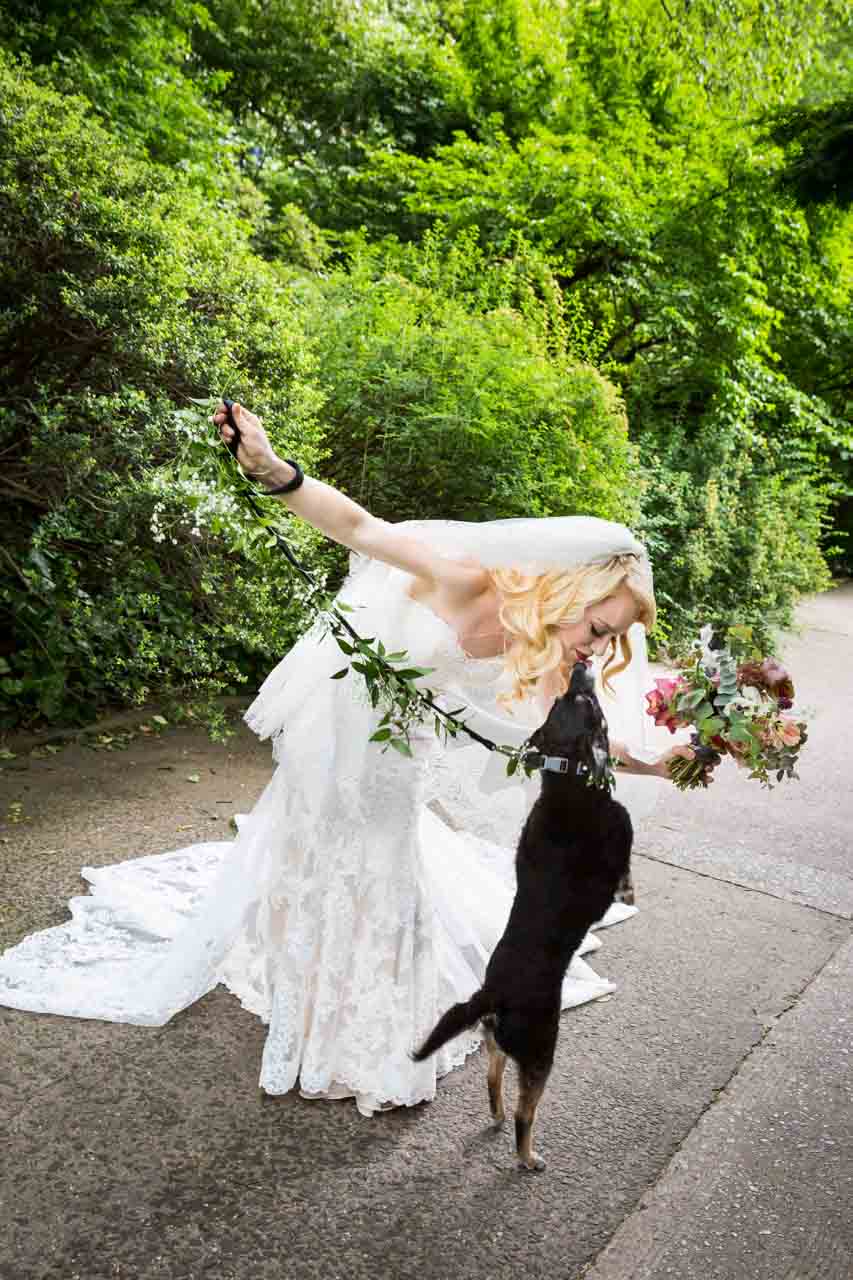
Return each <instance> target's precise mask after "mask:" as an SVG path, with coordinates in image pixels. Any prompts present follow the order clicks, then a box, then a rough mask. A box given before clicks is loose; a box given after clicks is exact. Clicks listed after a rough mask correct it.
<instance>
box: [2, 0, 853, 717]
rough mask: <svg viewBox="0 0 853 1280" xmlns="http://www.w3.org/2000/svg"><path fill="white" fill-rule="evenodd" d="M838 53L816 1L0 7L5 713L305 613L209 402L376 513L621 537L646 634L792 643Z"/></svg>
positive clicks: (292, 627)
mask: <svg viewBox="0 0 853 1280" xmlns="http://www.w3.org/2000/svg"><path fill="white" fill-rule="evenodd" d="M849 36H850V29H849V18H848V16H847V13H846V8H845V6H844V5H843V4H841V3H840V2H837V0H820V3H818V4H816V5H815V4H813V3H811V0H810V2H809V3H806V0H779V3H777V4H774V5H772V6H771V5H767V4H765V3H763V2H762V0H725V3H720V2H719V0H691V3H687V0H667V3H666V4H662V3H660V2H659V0H654V2H653V0H547V2H546V0H488V3H486V0H369V2H367V3H365V2H362V3H358V4H356V3H354V2H353V0H263V3H261V0H206V3H195V2H194V0H179V2H178V3H174V2H173V3H169V4H166V3H165V2H160V0H157V2H155V3H151V4H148V5H146V6H144V11H143V7H141V6H139V5H137V4H135V3H133V2H132V0H79V2H78V3H76V4H75V5H74V6H73V9H72V10H71V11H70V12H69V11H68V6H66V5H64V4H62V3H60V2H59V0H27V3H26V4H24V3H22V0H0V41H2V44H3V46H4V48H5V50H6V54H5V55H4V61H3V62H2V69H1V70H0V82H1V83H0V93H1V94H2V97H0V104H2V105H0V280H2V297H3V306H2V310H0V369H2V373H3V376H4V383H5V386H6V388H7V391H6V395H5V397H4V406H3V409H2V419H0V432H2V435H1V436H0V449H2V451H3V462H4V467H3V475H2V479H0V489H2V492H3V497H4V516H3V521H2V542H0V560H2V566H0V568H2V576H0V620H2V623H3V634H4V637H6V636H8V641H7V640H6V639H4V642H3V646H4V647H3V650H2V656H0V662H2V663H3V670H2V671H0V696H2V699H3V707H4V710H3V711H2V715H3V717H4V719H5V722H6V723H7V724H12V723H15V722H17V721H19V720H31V719H33V718H35V717H47V718H50V719H67V718H72V717H76V718H85V717H87V716H90V715H91V714H92V712H93V711H94V710H95V708H96V707H97V706H98V705H99V704H101V703H105V702H116V701H134V700H137V701H138V700H141V699H143V698H144V697H146V696H147V695H148V694H149V693H152V692H155V691H162V690H164V689H194V688H206V689H224V688H228V689H231V688H238V687H245V686H246V685H250V684H251V683H253V682H256V681H257V679H258V676H259V674H260V673H261V671H262V670H263V669H264V668H265V667H266V666H268V665H269V663H270V662H271V661H272V660H274V658H275V657H276V656H277V655H278V654H279V653H280V652H281V651H282V649H283V648H285V647H286V646H287V644H288V643H289V642H290V640H291V638H292V637H293V635H294V634H295V633H296V631H297V629H298V628H299V627H300V626H301V625H302V624H303V622H304V616H303V608H302V601H301V596H300V592H299V590H298V589H297V588H296V587H295V586H294V584H293V583H292V581H291V580H290V578H289V577H288V575H287V572H286V570H285V569H284V568H283V566H282V565H281V562H280V560H279V559H278V558H277V556H276V554H275V553H274V552H273V551H272V550H271V548H270V546H269V545H268V544H269V539H268V537H267V534H266V531H265V530H264V529H263V527H256V526H254V525H252V524H251V523H250V522H249V521H248V519H247V518H245V517H244V516H243V514H242V512H241V510H240V508H239V506H238V505H235V502H234V489H233V486H234V484H235V477H234V469H233V467H231V468H230V469H229V466H228V459H227V457H226V456H223V455H222V451H221V449H219V450H218V451H217V447H216V445H215V442H213V441H211V439H210V436H209V434H205V428H204V414H203V411H202V410H201V409H199V408H197V407H195V406H193V405H192V403H191V398H193V397H195V398H199V397H202V398H203V397H205V396H207V395H210V394H215V393H219V392H222V391H229V392H231V393H232V394H235V395H238V396H241V397H243V398H245V399H246V401H247V402H249V403H251V404H252V406H253V407H256V408H259V409H260V410H261V411H262V412H263V413H264V415H265V420H266V422H267V425H268V426H269V427H270V428H271V429H272V430H273V432H274V434H275V435H276V438H277V440H278V441H279V442H280V443H281V444H282V445H283V446H286V449H287V450H288V451H290V452H291V453H298V454H299V456H300V457H301V458H302V459H303V460H304V462H305V463H306V464H307V465H308V466H309V467H313V468H314V469H315V471H316V472H317V473H319V474H321V475H324V476H326V477H327V478H329V479H331V480H333V481H334V483H336V484H338V485H339V486H340V487H342V488H344V489H346V490H347V491H348V492H350V493H351V494H352V495H353V496H354V497H355V498H356V499H358V500H359V501H363V502H365V503H366V504H367V505H368V506H369V507H370V508H371V509H372V510H375V511H376V512H377V513H378V514H381V515H383V516H386V517H392V518H408V517H412V516H448V517H459V518H474V519H477V518H490V517H494V516H503V515H514V514H519V513H524V514H530V513H540V514H549V513H563V512H571V511H580V510H583V511H592V512H595V513H598V514H602V515H606V516H612V517H617V518H621V519H624V520H627V521H629V522H630V523H632V524H633V525H634V526H635V527H637V528H638V530H639V531H640V532H641V533H642V534H643V536H645V537H646V538H647V539H648V541H649V543H650V545H651V547H652V550H653V554H654V560H655V568H656V576H657V583H658V591H659V597H660V602H661V605H662V631H661V634H662V636H663V637H664V638H667V637H673V638H674V639H678V638H679V637H681V636H684V635H685V634H687V633H688V632H689V631H690V630H691V629H692V628H694V627H695V624H696V622H697V621H698V620H701V621H713V622H727V621H731V620H733V619H737V620H740V621H743V622H748V623H755V624H757V625H758V626H759V628H762V627H764V628H766V627H767V626H769V625H771V624H774V623H779V622H782V623H784V622H785V621H786V620H788V619H789V618H790V611H791V608H792V605H793V603H794V602H795V600H796V598H797V596H798V595H799V594H800V593H802V592H804V591H808V590H811V589H814V588H816V587H819V586H821V585H823V584H824V583H825V582H826V580H827V570H826V558H827V556H829V558H830V559H831V560H832V559H834V560H835V562H836V563H837V564H838V565H839V566H840V567H842V568H843V567H844V566H845V564H849V563H850V561H851V559H853V556H851V551H850V544H849V536H850V534H851V532H853V429H851V403H852V402H853V381H851V374H850V369H851V366H853V307H851V301H852V300H853V299H851V294H853V212H851V208H850V203H851V191H850V176H849V166H848V165H847V163H846V159H847V158H848V157H849V155H850V147H851V130H853V123H851V105H850V104H851V94H852V93H853V56H851V53H850V49H851V42H850V39H849ZM626 412H627V426H626ZM289 527H290V526H289ZM293 532H294V534H295V536H296V537H297V539H298V541H299V542H300V545H301V547H302V548H303V549H304V551H305V554H306V556H307V557H308V559H309V561H310V562H311V564H312V566H314V567H315V569H316V571H317V572H318V574H319V575H320V576H321V577H322V576H324V575H331V576H330V581H334V580H335V578H336V576H337V575H339V573H340V572H341V569H342V564H343V559H342V557H341V556H340V555H339V554H336V553H335V552H334V551H333V550H331V549H329V548H328V547H327V546H325V545H324V544H323V543H322V542H321V540H320V539H318V538H316V537H315V536H314V535H312V534H311V533H310V532H309V531H307V530H305V529H304V528H303V529H293Z"/></svg>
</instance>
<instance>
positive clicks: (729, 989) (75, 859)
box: [0, 587, 853, 1280]
mask: <svg viewBox="0 0 853 1280" xmlns="http://www.w3.org/2000/svg"><path fill="white" fill-rule="evenodd" d="M801 617H802V619H803V621H804V624H805V629H804V631H803V632H802V634H801V635H800V636H791V637H789V638H788V639H787V641H786V653H787V656H788V658H789V661H790V663H791V666H792V669H793V672H794V675H795V679H796V680H797V683H798V686H799V687H800V689H801V690H802V692H803V693H804V695H805V700H806V702H807V703H810V704H811V705H812V707H813V712H814V715H813V721H812V728H811V740H810V742H809V745H808V749H807V751H806V752H804V756H803V767H802V771H801V772H802V775H803V776H802V782H801V783H800V784H799V785H797V784H793V785H790V786H789V785H788V784H786V785H784V786H782V787H780V788H779V789H778V790H777V791H774V792H773V793H772V794H771V795H769V796H768V795H767V794H766V793H765V792H763V791H761V790H760V789H759V788H758V787H757V786H756V785H755V784H749V783H748V782H747V781H746V780H745V779H744V778H742V777H741V776H740V775H739V774H738V772H737V771H736V770H735V768H734V767H733V766H730V765H729V766H726V767H724V768H723V769H722V770H721V771H720V775H719V777H718V779H717V781H716V782H715V784H714V786H713V787H712V788H711V790H710V791H709V792H708V793H707V794H703V795H698V796H697V795H689V796H680V795H673V796H672V797H670V799H669V801H668V802H667V805H666V810H665V812H661V813H660V814H658V815H657V816H656V821H654V822H649V823H646V824H645V826H644V827H643V828H642V829H641V830H640V832H639V835H638V842H637V843H638V856H637V859H636V872H637V880H638V887H639V901H640V905H641V907H642V911H641V914H640V915H639V916H638V917H636V919H634V920H632V921H629V922H627V923H626V924H624V925H622V926H619V927H618V928H616V929H612V930H609V931H608V932H607V933H606V934H603V935H602V938H603V942H604V947H603V949H602V950H601V951H600V952H599V953H597V954H596V955H595V956H594V957H592V961H593V963H594V965H595V966H596V967H597V968H598V969H599V970H600V971H601V972H603V973H605V974H607V976H608V977H612V978H614V979H615V980H616V982H617V983H618V990H617V992H616V994H615V995H614V996H613V997H611V998H609V999H607V1000H604V1001H599V1002H597V1003H595V1004H592V1005H587V1006H584V1007H582V1008H580V1009H577V1010H574V1011H570V1012H569V1013H567V1014H566V1015H564V1017H563V1025H562V1033H561V1039H560V1045H559V1052H558V1060H557V1063H556V1066H555V1070H554V1074H553V1076H552V1081H551V1084H550V1086H549V1090H548V1092H547V1093H546V1096H545V1099H544V1101H543V1103H542V1107H541V1109H540V1135H541V1136H540V1141H539V1144H538V1145H539V1146H540V1149H541V1150H542V1152H543V1154H544V1155H546V1157H547V1159H548V1170H547V1171H546V1173H544V1174H543V1175H541V1176H538V1177H537V1176H530V1175H522V1174H519V1173H517V1172H516V1171H515V1169H514V1167H513V1162H512V1148H511V1136H510V1134H508V1133H507V1134H504V1135H500V1136H494V1135H492V1134H491V1133H490V1132H489V1130H488V1128H487V1125H486V1120H487V1112H486V1101H485V1078H484V1077H485V1071H484V1066H483V1063H482V1062H481V1061H479V1060H478V1059H477V1058H474V1059H472V1060H470V1061H469V1063H468V1064H467V1065H466V1067H465V1068H464V1069H462V1070H460V1071H457V1072H454V1073H453V1074H452V1075H451V1076H449V1077H447V1078H446V1079H445V1080H444V1081H443V1082H442V1084H441V1086H440V1090H439V1096H438V1098H437V1099H436V1101H435V1102H433V1103H431V1104H430V1105H429V1106H425V1107H420V1108H416V1109H413V1110H408V1111H400V1112H391V1113H388V1114H386V1115H382V1116H379V1117H375V1118H374V1119H373V1120H371V1121H367V1120H363V1119H362V1118H361V1117H359V1116H358V1114H357V1112H356V1111H355V1108H354V1106H353V1105H352V1104H351V1103H349V1102H342V1103H339V1104H322V1103H314V1104H312V1103H308V1102H304V1101H302V1100H301V1099H299V1098H296V1097H290V1096H288V1097H286V1098H282V1099H266V1098H264V1097H263V1096H262V1095H260V1094H259V1092H258V1090H257V1074H258V1064H259V1058H260V1050H261V1046H262V1043H263V1034H264V1032H263V1027H262V1026H260V1024H258V1022H257V1021H256V1020H255V1019H254V1018H252V1017H251V1016H250V1015H249V1014H247V1013H245V1012H244V1011H242V1010H241V1009H240V1008H239V1007H237V1005H236V1002H235V1001H234V1000H232V999H231V998H230V997H228V996H227V995H226V994H225V993H223V992H219V991H217V992H214V993H212V994H211V995H210V996H208V997H207V998H206V999H205V1000H203V1001H201V1002H200V1003H199V1004H198V1005H196V1006H194V1007H193V1008H192V1009H189V1010H187V1011H186V1012H185V1013H183V1014H181V1015H180V1016H179V1017H177V1018H175V1019H174V1020H173V1021H172V1022H171V1023H170V1024H169V1025H168V1026H166V1027H164V1028H160V1029H155V1030H151V1029H144V1028H136V1027H121V1026H110V1025H105V1024H99V1023H86V1022H78V1021H75V1020H66V1019H58V1018H42V1017H35V1016H31V1015H26V1014H19V1013H14V1012H11V1011H6V1010H0V1040H2V1045H3V1055H2V1060H0V1114H2V1120H3V1126H2V1128H3V1137H4V1141H3V1147H2V1153H0V1225H2V1228H3V1229H2V1232H0V1240H2V1243H0V1276H2V1277H3V1280H7V1277H8V1280H36V1278H37V1280H75V1277H79V1278H80V1280H101V1278H103V1280H106V1278H107V1277H118V1278H126V1280H148V1278H149V1277H150V1278H152V1280H153V1278H154V1277H168V1278H169V1280H185V1278H186V1280H196V1278H197V1277H208V1276H210V1277H215V1278H216V1280H261V1278H263V1280H266V1278H267V1277H276V1278H277V1280H280V1278H286V1280H308V1277H314V1276H317V1277H323V1278H324V1280H327V1278H333V1277H341V1278H346V1280H349V1278H350V1277H352V1278H353V1280H356V1278H358V1280H360V1278H361V1277H368V1276H369V1277H376V1276H381V1277H391V1278H392V1280H396V1277H409V1276H412V1277H414V1276H417V1277H419V1280H424V1278H425V1277H426V1278H435V1280H474V1278H475V1277H477V1278H479V1277H487V1276H488V1277H490V1278H494V1280H503V1278H504V1277H506V1278H507V1280H509V1277H512V1278H513V1280H516V1278H517V1277H518V1275H519V1274H520V1273H525V1274H527V1275H530V1276H535V1277H539V1276H541V1277H543V1278H544V1277H548V1278H549V1280H551V1278H554V1280H557V1278H559V1280H575V1278H576V1277H577V1278H579V1277H581V1276H588V1277H594V1278H595V1280H617V1278H618V1280H627V1278H628V1277H630V1280H657V1278H658V1277H671V1276H675V1277H678V1278H679V1280H682V1278H683V1280H691V1278H692V1277H694V1276H696V1277H699V1276H701V1277H702V1280H717V1278H719V1280H741V1277H743V1278H744V1280H745V1278H746V1277H749V1278H750V1280H753V1278H754V1280H764V1277H765V1276H766V1277H768V1278H769V1277H770V1276H771V1275H772V1276H773V1277H774V1280H812V1277H815V1278H817V1277H821V1280H823V1278H824V1277H826V1278H827V1280H836V1278H840V1277H842V1276H848V1275H850V1274H853V1227H851V1214H850V1204H851V1173H853V1158H851V1154H850V1153H851V1150H853V1141H851V1139H853V1132H851V1130H853V1120H851V1114H852V1113H851V1107H850V1102H851V1091H853V1079H851V1054H850V1049H851V1037H850V994H851V985H853V981H852V980H851V964H850V959H851V933H853V926H851V915H853V892H851V890H853V876H851V863H850V835H851V832H853V788H851V786H850V776H849V766H848V765H847V763H846V760H847V758H849V756H848V752H847V749H846V745H847V740H848V738H849V734H850V725H851V723H853V718H851V712H853V681H851V675H850V672H851V670H853V588H851V587H846V588H844V589H842V590H840V591H838V592H835V593H831V594H827V595H826V596H823V597H820V598H818V599H817V600H816V601H812V602H806V604H805V605H804V607H803V609H802V612H801ZM12 764H13V766H14V767H12V768H8V769H4V772H3V775H2V777H0V789H2V794H3V799H4V805H3V812H10V813H14V812H16V811H14V810H12V809H11V808H10V806H12V805H18V804H19V805H21V806H22V808H21V810H20V811H19V812H20V814H21V815H22V816H23V818H24V821H20V822H15V823H9V824H8V825H7V826H5V827H4V828H3V831H2V833H0V838H2V839H3V840H4V841H8V843H2V844H0V882H2V885H3V894H2V907H0V911H2V916H0V945H8V944H9V943H11V942H12V941H14V940H16V939H17V938H18V937H20V936H21V935H22V934H24V933H26V932H29V931H31V930H32V929H34V928H42V927H45V926H46V925H49V924H52V923H56V922H58V921H59V920H61V919H62V918H64V907H63V903H64V900H65V899H66V898H67V897H68V896H69V895H70V894H72V893H75V892H79V889H80V883H79V880H78V878H77V869H78V868H79V866H80V865H81V864H82V863H84V862H89V863H104V862H108V861H114V860H116V859H118V858H121V857H126V856H128V855H129V854H131V853H133V852H139V853H143V852H153V851H156V850H159V849H166V848H173V847H175V846H176V845H178V844H181V843H189V842H191V841H192V840H195V839H200V838H210V837H211V836H213V835H224V833H225V831H226V830H227V819H228V817H229V816H230V814H231V813H232V812H233V811H234V810H235V809H241V808H245V807H247V805H248V803H250V802H251V799H252V797H253V795H254V794H256V793H257V792H258V791H259V790H260V789H261V787H262V786H263V785H264V784H265V783H266V781H267V779H268V773H269V766H268V754H267V750H266V748H265V747H262V746H260V745H259V744H256V743H254V742H253V741H252V740H251V739H250V738H249V737H248V735H246V736H245V737H243V736H241V737H240V739H239V741H237V742H233V743H232V744H230V745H229V746H228V747H222V746H215V745H213V744H210V743H208V742H206V740H205V739H204V737H203V735H202V734H200V733H199V732H198V731H187V730H180V731H169V732H168V733H166V734H165V735H164V736H163V737H161V738H159V739H155V740H150V739H143V740H136V741H134V742H133V743H132V744H131V746H130V747H129V749H128V750H127V751H124V752H115V753H110V752H91V751H87V750H86V749H84V748H82V747H79V746H75V747H69V748H68V749H67V750H65V751H63V752H62V753H60V754H59V755H57V756H56V757H54V758H52V759H47V760H32V761H23V760H22V761H16V762H12ZM192 775H197V776H198V777H199V782H198V783H191V784H188V783H187V778H188V777H189V776H192ZM510 1087H511V1089H512V1087H513V1084H512V1082H511V1083H510Z"/></svg>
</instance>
